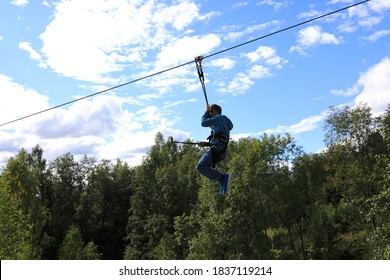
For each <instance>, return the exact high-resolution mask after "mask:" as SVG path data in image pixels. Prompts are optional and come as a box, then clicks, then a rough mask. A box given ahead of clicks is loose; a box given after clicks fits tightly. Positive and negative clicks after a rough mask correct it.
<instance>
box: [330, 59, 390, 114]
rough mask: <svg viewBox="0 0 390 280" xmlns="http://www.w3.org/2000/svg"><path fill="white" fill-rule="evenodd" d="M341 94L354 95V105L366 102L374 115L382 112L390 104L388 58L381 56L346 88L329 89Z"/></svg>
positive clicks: (389, 64) (389, 67) (389, 65)
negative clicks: (377, 61)
mask: <svg viewBox="0 0 390 280" xmlns="http://www.w3.org/2000/svg"><path fill="white" fill-rule="evenodd" d="M331 93H333V94H335V95H342V96H356V97H355V99H354V103H355V105H359V104H362V103H364V104H367V105H368V106H369V107H370V108H372V110H373V114H374V115H379V114H382V113H383V112H384V111H385V110H386V109H387V106H388V104H390V59H389V58H388V57H385V58H383V59H382V60H381V61H380V62H379V63H378V64H376V65H374V66H372V67H371V68H369V69H368V70H367V71H365V72H363V73H362V74H361V75H360V78H359V80H358V81H357V82H356V83H355V84H354V85H353V86H352V87H350V88H348V89H346V90H336V89H333V90H331Z"/></svg>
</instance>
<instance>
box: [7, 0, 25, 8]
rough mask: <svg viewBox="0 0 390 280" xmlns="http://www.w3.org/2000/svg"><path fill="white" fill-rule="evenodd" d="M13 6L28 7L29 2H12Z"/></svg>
mask: <svg viewBox="0 0 390 280" xmlns="http://www.w3.org/2000/svg"><path fill="white" fill-rule="evenodd" d="M11 4H12V5H15V6H22V7H23V6H26V5H27V4H28V0H12V1H11Z"/></svg>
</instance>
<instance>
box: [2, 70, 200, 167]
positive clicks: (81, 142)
mask: <svg viewBox="0 0 390 280" xmlns="http://www.w3.org/2000/svg"><path fill="white" fill-rule="evenodd" d="M0 88H2V89H4V90H2V91H0V99H1V100H3V102H1V103H0V121H1V123H4V122H8V121H10V120H14V119H16V118H18V117H21V116H25V115H26V114H30V113H35V112H37V111H41V110H45V109H48V108H49V105H48V98H47V97H46V96H43V95H40V94H39V93H37V92H35V91H34V90H31V89H28V88H26V87H24V86H22V85H19V84H17V83H16V82H14V81H13V80H12V79H10V78H9V77H6V76H4V75H0ZM184 102H195V101H194V99H190V100H187V101H183V102H182V103H181V104H183V103H184ZM134 104H136V105H134ZM139 104H141V105H142V103H139V102H134V100H133V98H128V97H119V96H116V95H115V94H106V95H99V96H96V97H95V98H93V99H83V100H80V101H78V102H75V103H72V104H71V105H70V106H69V107H68V108H64V107H62V108H56V109H52V110H49V111H46V112H45V113H42V114H38V115H36V116H34V117H31V118H27V119H24V120H23V121H20V122H15V123H12V124H9V125H6V126H4V127H1V129H0V146H1V148H2V149H1V151H0V162H4V161H6V160H7V159H8V158H9V157H10V156H13V155H15V154H16V153H17V151H18V150H19V149H21V148H25V149H31V148H32V147H34V146H35V145H37V144H39V145H40V146H41V147H42V148H43V150H44V151H45V157H46V158H47V159H49V160H52V159H54V158H55V157H58V156H60V155H62V154H65V153H67V152H70V153H72V154H73V155H75V156H76V157H77V158H81V157H82V156H83V155H85V154H87V155H93V156H96V157H97V158H98V159H103V158H105V159H110V160H115V159H116V158H121V159H122V160H126V161H128V162H129V163H130V164H134V165H136V164H139V163H140V160H141V159H142V157H143V156H144V155H145V153H146V152H147V150H148V149H149V148H150V146H151V145H153V143H154V137H155V135H156V133H157V132H163V134H164V135H168V133H169V134H172V135H176V136H177V135H178V136H181V137H184V136H186V137H188V134H186V133H185V132H182V131H180V130H177V129H173V126H174V125H175V123H176V120H177V119H176V118H175V117H169V116H170V115H171V114H172V111H170V108H172V107H174V106H177V105H179V103H177V104H173V103H170V104H165V105H166V106H164V107H162V108H159V107H157V106H154V105H153V106H144V107H142V106H139ZM126 105H130V106H126ZM125 107H126V108H125ZM131 108H132V109H131Z"/></svg>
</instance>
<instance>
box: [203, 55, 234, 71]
mask: <svg viewBox="0 0 390 280" xmlns="http://www.w3.org/2000/svg"><path fill="white" fill-rule="evenodd" d="M235 64H236V62H235V60H233V59H231V58H227V57H224V58H219V59H214V60H212V61H211V62H210V63H209V65H210V66H213V67H219V68H221V69H222V70H230V69H232V68H233V67H234V65H235Z"/></svg>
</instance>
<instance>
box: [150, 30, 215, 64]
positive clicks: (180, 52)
mask: <svg viewBox="0 0 390 280" xmlns="http://www.w3.org/2000/svg"><path fill="white" fill-rule="evenodd" d="M220 44H221V39H220V38H219V36H217V35H215V34H207V35H204V36H192V37H189V36H185V37H183V38H180V39H178V40H176V41H173V42H172V43H171V44H169V45H167V46H165V47H164V48H163V49H162V50H161V52H160V53H159V54H158V55H157V62H156V68H157V70H161V69H162V68H165V67H169V66H173V65H177V64H178V63H184V62H188V61H191V60H193V59H194V58H195V57H196V56H198V55H204V54H207V53H209V52H210V51H211V50H212V49H214V48H215V47H217V46H219V45H220ZM194 46H196V47H194Z"/></svg>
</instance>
